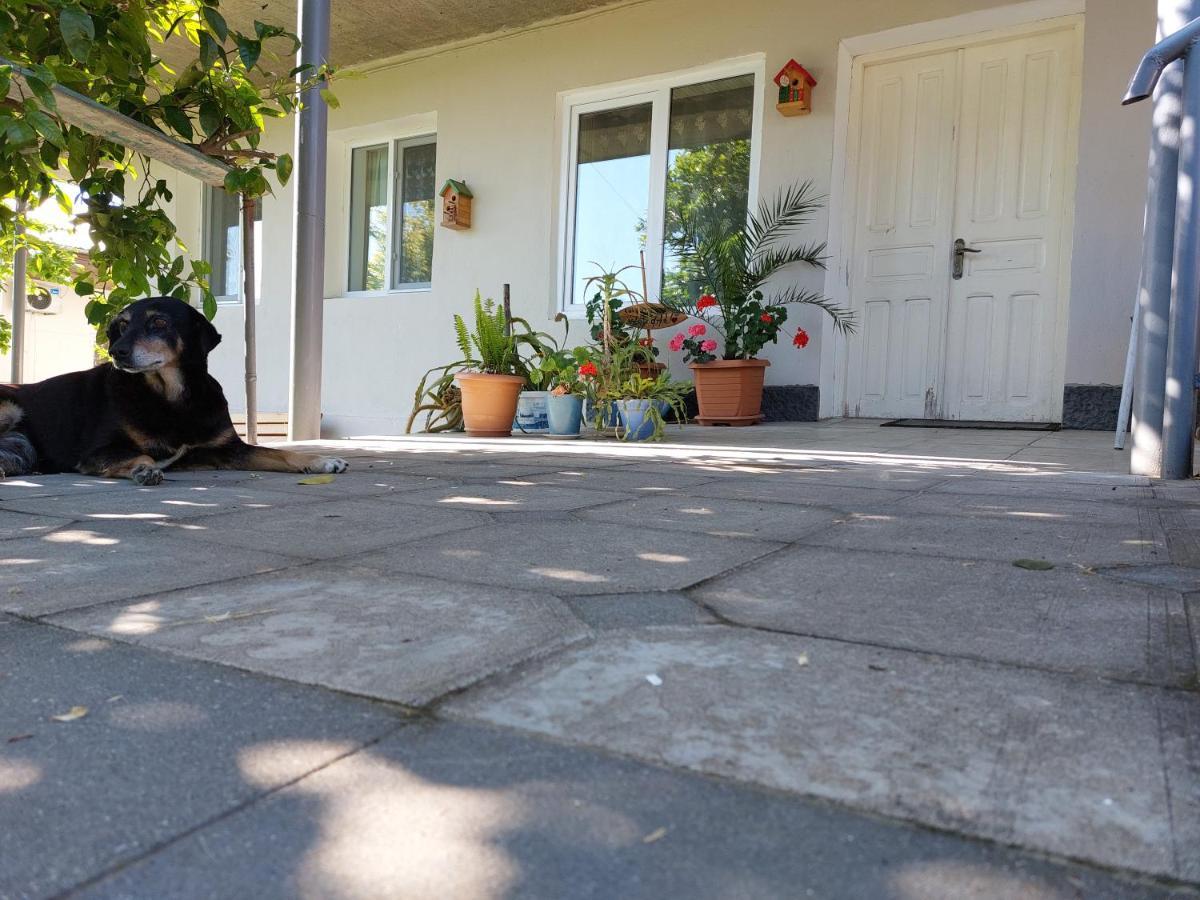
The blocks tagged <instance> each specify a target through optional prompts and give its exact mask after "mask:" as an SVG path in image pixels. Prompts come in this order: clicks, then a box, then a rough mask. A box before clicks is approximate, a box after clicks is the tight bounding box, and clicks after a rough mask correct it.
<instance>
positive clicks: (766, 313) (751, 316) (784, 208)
mask: <svg viewBox="0 0 1200 900" xmlns="http://www.w3.org/2000/svg"><path fill="white" fill-rule="evenodd" d="M820 208H821V202H820V198H817V197H814V196H813V195H812V183H811V182H804V183H803V184H801V185H797V186H793V187H790V188H787V189H784V190H782V191H780V192H779V193H778V194H777V195H776V196H775V198H774V199H773V200H772V201H770V202H768V201H766V200H763V201H762V203H760V204H759V207H758V210H757V212H755V213H753V214H751V215H750V216H748V217H747V219H746V221H745V222H744V223H743V222H737V221H734V220H733V219H732V218H731V217H730V216H729V215H728V214H727V211H725V210H723V209H721V208H717V207H715V206H713V205H711V204H709V205H704V206H698V207H689V208H685V209H683V210H681V211H680V213H679V215H678V217H677V219H676V221H675V222H674V223H673V224H674V228H673V229H672V232H671V234H669V235H668V236H667V243H668V245H669V246H670V248H671V250H672V252H673V253H674V255H675V256H676V258H677V259H678V261H679V263H680V265H681V266H682V267H683V269H684V270H685V271H686V272H688V273H689V274H690V276H691V280H692V281H693V282H694V283H695V284H697V285H698V286H699V287H700V288H701V289H702V290H705V291H707V292H706V293H703V294H701V295H700V296H699V297H696V298H693V297H691V296H687V297H685V298H684V299H682V300H680V299H674V300H670V299H668V300H667V302H668V303H670V305H671V306H672V307H674V308H676V309H678V310H679V311H680V312H684V313H687V314H688V315H690V316H694V317H695V318H698V319H700V320H702V321H703V322H705V323H706V324H707V325H711V326H712V327H713V329H714V330H715V331H716V332H717V333H718V334H720V335H721V336H722V337H723V338H724V344H725V347H724V352H723V358H725V359H753V358H754V357H755V356H756V355H757V354H758V352H759V351H760V350H761V349H762V348H763V347H764V346H765V345H766V344H768V343H775V342H776V340H777V339H778V337H779V331H780V329H781V328H782V326H783V324H784V322H786V321H787V307H788V306H792V305H797V304H803V305H809V306H817V307H819V308H821V309H823V310H825V312H827V313H828V314H829V315H830V316H831V317H832V318H833V324H834V327H835V328H837V329H838V330H839V331H842V332H845V333H849V332H852V331H854V328H855V323H854V317H853V314H852V313H851V312H850V311H848V310H846V309H845V308H843V307H841V306H838V305H837V304H835V303H833V301H831V300H829V299H828V298H827V297H825V296H824V295H822V294H821V293H820V292H818V291H813V290H809V289H808V288H805V287H801V286H800V285H797V284H790V285H786V286H781V287H777V288H768V287H767V283H768V281H770V280H771V278H772V276H774V275H775V274H776V273H778V272H780V271H781V270H783V269H785V268H787V267H788V266H792V265H797V264H802V265H807V266H811V267H813V268H817V269H824V268H825V244H824V243H823V242H820V243H815V242H814V243H803V244H792V243H790V242H789V241H788V240H787V238H789V237H790V236H791V235H792V233H793V232H794V231H795V230H796V229H798V228H800V227H802V226H804V225H807V224H808V223H809V222H810V221H811V219H812V215H813V213H814V212H816V210H818V209H820ZM696 327H697V326H693V328H696ZM699 333H703V329H701V330H700V332H699ZM679 343H680V345H683V343H684V342H683V341H679ZM797 345H798V346H802V344H800V343H799V341H797ZM689 349H690V348H689ZM707 358H708V359H712V358H714V357H713V356H712V355H708V356H707ZM699 361H704V359H703V358H701V359H699Z"/></svg>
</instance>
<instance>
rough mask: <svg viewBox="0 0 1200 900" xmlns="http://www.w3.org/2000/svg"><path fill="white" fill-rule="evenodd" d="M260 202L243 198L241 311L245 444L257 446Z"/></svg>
mask: <svg viewBox="0 0 1200 900" xmlns="http://www.w3.org/2000/svg"><path fill="white" fill-rule="evenodd" d="M257 206H258V201H256V200H255V199H254V198H253V197H245V196H243V197H242V307H243V309H244V310H245V317H246V443H248V444H257V443H258V352H257V347H256V346H255V345H256V341H255V327H254V326H255V316H256V314H257V312H258V310H257V309H255V306H254V304H255V301H256V299H257V298H256V296H255V291H254V211H255V208H256V207H257Z"/></svg>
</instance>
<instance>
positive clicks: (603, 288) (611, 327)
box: [584, 262, 658, 363]
mask: <svg viewBox="0 0 1200 900" xmlns="http://www.w3.org/2000/svg"><path fill="white" fill-rule="evenodd" d="M592 265H593V266H595V267H596V274H595V275H592V276H591V277H590V278H588V279H587V280H586V281H585V282H584V292H585V293H586V292H587V291H588V290H590V289H591V288H592V287H595V288H596V293H595V294H593V295H592V299H590V300H589V301H588V302H587V305H586V306H585V307H584V311H585V313H586V315H587V321H588V326H589V333H590V335H591V338H592V341H593V342H595V343H596V344H598V345H599V346H600V349H601V351H602V352H603V351H605V350H606V349H607V350H609V351H611V350H612V349H613V348H616V347H627V346H633V347H636V348H637V349H636V350H635V351H634V356H635V357H636V358H637V359H638V360H640V361H642V362H647V363H652V362H654V357H656V356H658V348H657V347H654V346H653V345H651V346H649V347H643V346H641V345H639V344H638V343H637V337H638V331H637V329H636V328H631V327H630V326H629V325H626V324H625V323H624V322H622V321H621V319H620V316H619V313H620V312H621V309H622V307H624V306H625V305H626V304H628V303H642V302H644V301H645V297H643V296H642V295H641V294H640V293H638V292H637V291H635V290H634V289H633V288H631V287H630V286H629V285H628V284H626V283H625V281H624V279H623V278H622V277H621V276H622V275H624V273H625V272H628V271H629V270H631V269H632V270H634V271H637V272H640V271H641V266H625V267H624V268H621V269H606V268H604V266H602V265H600V264H599V263H596V262H593V263H592Z"/></svg>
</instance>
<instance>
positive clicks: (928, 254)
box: [847, 50, 958, 416]
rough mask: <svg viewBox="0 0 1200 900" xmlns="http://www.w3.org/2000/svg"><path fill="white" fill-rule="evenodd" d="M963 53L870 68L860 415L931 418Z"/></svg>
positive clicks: (855, 371) (864, 142) (851, 392)
mask: <svg viewBox="0 0 1200 900" xmlns="http://www.w3.org/2000/svg"><path fill="white" fill-rule="evenodd" d="M957 58H958V53H957V51H954V50H951V51H949V52H946V53H939V54H934V55H932V56H927V57H921V58H919V59H909V60H902V61H898V62H890V63H882V64H880V65H875V66H868V67H867V68H866V69H865V71H864V79H863V92H862V109H863V111H864V113H865V115H864V116H863V121H862V130H861V155H860V160H861V163H860V166H861V167H860V171H861V172H862V179H863V180H862V181H861V182H860V184H861V185H862V189H861V190H860V191H859V192H858V209H857V215H856V219H855V221H856V222H858V223H859V227H858V229H857V231H858V233H857V235H856V242H855V246H856V253H855V262H854V266H853V269H852V271H851V276H850V279H851V294H852V296H853V297H854V298H855V306H856V308H857V309H858V310H859V326H860V327H859V330H858V333H857V334H856V335H853V336H851V338H850V366H849V371H848V373H847V391H848V393H847V397H848V398H854V400H853V401H852V402H853V407H852V409H851V412H852V414H854V415H861V416H883V415H903V416H920V415H924V414H925V412H926V409H927V406H928V405H929V403H930V402H931V400H933V399H934V398H935V395H936V386H937V382H938V380H939V378H940V372H941V360H942V348H941V342H942V334H943V332H944V331H945V321H946V303H947V298H948V293H949V291H948V278H949V261H948V257H947V256H946V253H945V252H944V248H945V247H946V245H947V241H948V240H949V239H950V220H951V215H952V214H953V204H952V201H953V197H952V193H953V192H952V187H953V166H954V153H953V148H954V119H955V107H956V102H957V97H956V90H957V89H956V80H957V67H958V62H957Z"/></svg>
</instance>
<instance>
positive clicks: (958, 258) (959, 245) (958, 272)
mask: <svg viewBox="0 0 1200 900" xmlns="http://www.w3.org/2000/svg"><path fill="white" fill-rule="evenodd" d="M982 252H983V251H982V250H980V249H978V248H976V247H968V246H967V242H966V241H964V240H963V239H962V238H958V239H957V240H956V241H955V242H954V266H953V269H952V271H951V273H950V277H952V278H953V279H954V280H955V281H957V280H958V279H960V278H962V277H963V257H964V256H965V255H966V254H968V253H982Z"/></svg>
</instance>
